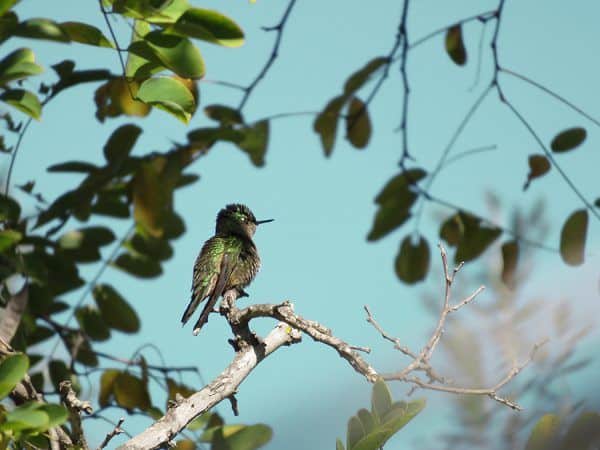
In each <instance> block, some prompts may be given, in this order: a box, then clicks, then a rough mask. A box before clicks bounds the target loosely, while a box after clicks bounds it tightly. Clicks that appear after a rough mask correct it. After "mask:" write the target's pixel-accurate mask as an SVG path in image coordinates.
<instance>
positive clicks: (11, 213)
mask: <svg viewBox="0 0 600 450" xmlns="http://www.w3.org/2000/svg"><path fill="white" fill-rule="evenodd" d="M20 215H21V206H19V203H17V202H16V201H15V200H14V199H13V198H12V197H9V196H7V195H4V194H0V221H10V222H16V221H18V220H19V216H20Z"/></svg>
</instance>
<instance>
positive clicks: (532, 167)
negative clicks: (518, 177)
mask: <svg viewBox="0 0 600 450" xmlns="http://www.w3.org/2000/svg"><path fill="white" fill-rule="evenodd" d="M550 167H551V166H550V161H548V158H546V157H545V156H544V155H530V156H529V173H528V174H527V181H525V184H524V185H523V190H526V189H527V188H528V187H529V185H530V184H531V180H533V179H534V178H538V177H541V176H543V175H545V174H546V173H548V171H550Z"/></svg>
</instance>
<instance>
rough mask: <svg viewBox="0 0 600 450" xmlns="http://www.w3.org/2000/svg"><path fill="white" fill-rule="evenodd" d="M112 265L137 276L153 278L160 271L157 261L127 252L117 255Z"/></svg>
mask: <svg viewBox="0 0 600 450" xmlns="http://www.w3.org/2000/svg"><path fill="white" fill-rule="evenodd" d="M112 265H113V266H115V267H117V268H119V269H121V270H123V271H125V272H127V273H128V274H130V275H133V276H136V277H139V278H155V277H157V276H159V275H160V274H161V273H162V268H161V267H160V264H159V263H158V262H156V261H153V260H151V259H149V258H147V257H144V256H138V255H131V254H129V253H122V254H121V255H119V257H118V258H117V259H116V261H115V262H114V263H113V264H112Z"/></svg>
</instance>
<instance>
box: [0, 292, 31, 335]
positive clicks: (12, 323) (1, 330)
mask: <svg viewBox="0 0 600 450" xmlns="http://www.w3.org/2000/svg"><path fill="white" fill-rule="evenodd" d="M28 299H29V286H28V284H27V282H26V283H25V284H24V285H23V287H22V288H21V290H20V291H19V292H17V293H16V294H13V295H11V297H10V298H9V299H8V302H6V307H5V308H4V311H2V317H0V338H1V339H3V340H4V341H5V342H10V341H11V340H12V338H13V337H14V335H15V333H16V332H17V328H19V324H20V323H21V317H22V316H23V312H24V311H25V308H26V307H27V301H28Z"/></svg>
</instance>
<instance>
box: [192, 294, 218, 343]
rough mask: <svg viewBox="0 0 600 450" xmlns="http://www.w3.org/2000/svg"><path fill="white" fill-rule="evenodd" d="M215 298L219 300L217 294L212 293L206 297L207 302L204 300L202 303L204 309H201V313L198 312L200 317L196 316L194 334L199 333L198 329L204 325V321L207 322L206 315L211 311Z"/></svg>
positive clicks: (215, 301)
mask: <svg viewBox="0 0 600 450" xmlns="http://www.w3.org/2000/svg"><path fill="white" fill-rule="evenodd" d="M217 300H219V296H216V295H212V296H211V297H210V298H209V299H208V302H206V305H204V309H203V310H202V313H200V317H198V321H197V322H196V325H194V331H193V333H194V336H198V333H200V329H201V328H202V327H203V326H204V324H205V323H206V322H208V315H209V314H210V313H211V312H212V310H213V308H214V307H215V305H216V303H217Z"/></svg>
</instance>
